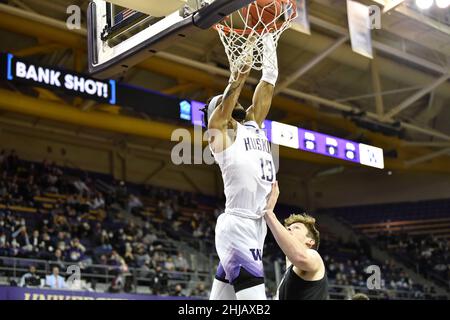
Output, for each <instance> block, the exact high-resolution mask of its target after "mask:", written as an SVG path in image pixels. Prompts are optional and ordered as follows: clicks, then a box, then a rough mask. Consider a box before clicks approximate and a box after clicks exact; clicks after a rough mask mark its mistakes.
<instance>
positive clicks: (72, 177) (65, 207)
mask: <svg viewBox="0 0 450 320" xmlns="http://www.w3.org/2000/svg"><path fill="white" fill-rule="evenodd" d="M11 154H12V156H11ZM0 160H1V162H0V167H1V170H2V180H1V185H0V222H2V223H0V240H1V241H0V261H1V262H0V275H1V274H3V275H4V276H7V277H8V278H11V270H12V268H13V267H14V268H15V269H14V273H16V271H17V270H19V271H20V272H22V273H25V272H26V270H27V268H28V267H29V265H30V264H35V265H39V266H41V267H42V268H43V269H42V271H41V272H43V273H45V271H46V272H47V273H48V272H49V268H50V267H51V265H54V264H56V265H60V266H62V267H65V266H66V265H67V264H70V263H72V264H73V263H76V264H78V265H80V266H82V267H83V274H84V280H86V281H87V282H89V284H90V285H94V287H95V286H97V287H100V286H102V285H103V286H105V290H109V291H110V292H116V291H117V290H119V291H120V290H128V291H129V290H134V289H136V288H133V285H130V281H126V279H128V278H129V277H130V276H131V277H132V278H133V277H134V279H135V281H132V282H133V284H134V285H138V286H140V287H146V288H147V290H148V292H149V293H150V292H156V293H158V294H174V293H173V292H174V288H175V287H176V285H177V284H182V285H183V288H184V291H183V293H184V294H187V295H195V294H198V295H200V296H202V297H206V296H207V290H204V289H202V290H200V291H201V292H200V293H197V292H198V290H197V289H198V287H199V286H200V287H202V284H203V283H206V284H208V283H209V280H210V279H209V278H211V277H212V275H213V273H214V271H215V270H214V267H215V266H211V265H209V266H208V267H207V268H208V269H206V268H205V269H202V268H201V267H200V266H199V265H194V264H193V263H192V261H191V260H190V259H189V257H188V255H187V253H189V252H193V253H194V254H195V255H196V256H197V257H200V256H205V257H208V258H209V257H210V256H214V254H215V250H214V242H213V240H214V225H215V219H216V217H217V216H218V214H220V213H221V210H222V209H221V207H220V206H218V203H223V199H215V198H213V197H208V196H204V195H198V194H193V193H188V192H181V191H175V190H168V189H164V188H158V187H155V186H148V185H147V186H143V185H136V184H132V183H124V182H121V181H115V180H114V179H113V178H112V177H111V176H108V175H104V174H99V173H93V172H89V173H87V172H83V171H81V170H75V169H70V168H61V167H58V166H57V165H56V164H50V163H48V162H47V161H43V162H42V163H31V162H26V161H23V160H20V159H19V158H18V157H17V156H15V155H14V153H12V152H11V153H10V154H9V155H6V154H5V156H4V157H3V158H2V159H0ZM302 211H303V210H302V209H301V208H292V207H289V206H283V205H279V206H277V213H278V214H279V216H280V218H282V217H286V216H287V215H288V214H290V213H292V212H302ZM355 216H356V215H355ZM130 217H133V219H134V220H132V221H130ZM371 219H372V220H370V219H368V221H376V219H374V218H371ZM355 221H357V222H358V223H359V222H364V223H367V221H360V220H358V219H356V218H355ZM21 228H25V230H24V231H21ZM34 232H36V235H34ZM321 234H322V244H321V253H322V256H323V257H324V259H325V261H326V266H327V272H328V274H329V278H330V283H331V285H332V290H331V292H330V295H333V296H332V298H336V299H338V298H340V299H342V298H345V297H346V296H348V294H346V293H345V290H347V289H348V288H350V287H352V288H359V289H358V290H359V291H362V290H363V287H364V286H365V280H364V278H363V277H362V275H363V274H364V267H365V266H367V265H370V264H377V263H379V262H377V261H374V260H373V259H372V258H371V256H370V252H369V251H368V250H367V246H364V245H362V244H358V243H347V242H343V241H341V240H340V239H339V237H338V236H337V235H335V234H333V233H332V232H330V231H329V230H328V228H327V227H326V226H321ZM2 236H3V237H2ZM34 236H36V238H37V239H38V240H37V241H36V242H34V241H35V240H34ZM2 239H3V240H2ZM77 240H79V243H80V245H78V244H76V242H77ZM61 243H63V244H61ZM57 249H59V251H61V252H60V254H58V256H57V255H56V253H55V252H56V251H57ZM187 250H188V251H187ZM189 250H191V251H189ZM23 259H34V260H23ZM36 259H37V260H36ZM49 261H50V262H49ZM264 261H265V262H266V265H267V268H266V273H267V278H268V283H274V279H271V278H272V277H273V274H274V272H273V264H274V261H280V262H281V264H282V261H284V257H283V255H282V252H281V251H280V250H279V248H278V247H277V245H276V243H275V241H274V239H273V237H272V236H271V235H270V232H269V234H268V237H267V240H266V247H265V260H264ZM180 262H181V263H180ZM214 263H215V262H214ZM17 268H18V269H17ZM194 269H195V270H194ZM383 272H384V274H385V275H386V277H385V278H384V283H383V288H384V290H385V291H383V294H382V295H380V294H376V293H374V292H367V293H368V294H371V297H372V298H379V299H381V298H384V299H386V298H398V297H401V295H400V296H399V295H398V294H397V296H392V295H391V296H390V295H389V294H388V292H392V291H395V292H397V293H398V292H400V293H401V292H402V291H403V292H404V293H403V294H405V295H407V296H408V297H409V298H416V299H419V298H424V297H427V296H426V295H427V294H428V293H427V292H428V291H429V290H428V289H427V288H423V287H420V286H418V285H417V284H414V283H413V282H412V281H411V279H410V278H409V277H408V275H407V274H405V272H404V271H403V270H401V269H399V268H397V267H396V266H395V263H394V262H389V263H387V264H386V263H384V264H383ZM103 273H105V274H106V277H105V278H104V279H103V280H105V281H103V282H102V281H100V280H99V278H98V277H99V276H101V275H102V274H103ZM163 274H165V275H166V276H163ZM155 277H167V278H166V280H167V284H166V285H165V287H155V286H154V284H152V281H153V280H154V279H155ZM16 280H18V278H16ZM108 282H109V284H108ZM119 282H122V285H118V284H117V283H119ZM125 283H128V285H125ZM270 289H271V290H272V292H268V294H269V295H271V294H273V291H274V290H275V288H274V287H273V285H272V286H270ZM428 297H432V296H431V295H430V296H428Z"/></svg>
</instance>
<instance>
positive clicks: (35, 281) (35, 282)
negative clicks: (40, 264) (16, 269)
mask: <svg viewBox="0 0 450 320" xmlns="http://www.w3.org/2000/svg"><path fill="white" fill-rule="evenodd" d="M40 285H41V277H40V276H39V275H38V274H37V273H36V267H35V266H33V265H31V266H30V267H29V271H28V272H27V273H25V274H24V275H23V276H22V278H20V282H19V286H20V287H39V286H40Z"/></svg>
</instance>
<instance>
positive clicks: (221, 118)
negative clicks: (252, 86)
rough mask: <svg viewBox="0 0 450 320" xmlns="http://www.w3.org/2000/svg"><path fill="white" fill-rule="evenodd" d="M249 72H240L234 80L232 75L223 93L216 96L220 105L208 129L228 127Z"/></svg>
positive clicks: (212, 116)
mask: <svg viewBox="0 0 450 320" xmlns="http://www.w3.org/2000/svg"><path fill="white" fill-rule="evenodd" d="M249 73H250V70H249V71H248V72H246V73H239V75H238V76H237V78H236V79H235V80H233V77H230V81H229V83H228V86H227V87H226V89H225V91H224V93H223V95H222V96H218V97H216V98H217V99H218V100H217V101H216V104H219V105H218V107H217V108H216V109H215V110H214V112H213V113H212V115H211V119H209V122H208V129H218V130H222V129H224V128H225V127H226V125H227V123H228V121H229V120H230V119H231V115H232V114H233V109H234V107H235V106H236V103H237V102H238V99H239V96H240V94H241V91H242V88H243V87H244V85H245V81H246V80H247V78H248V75H249Z"/></svg>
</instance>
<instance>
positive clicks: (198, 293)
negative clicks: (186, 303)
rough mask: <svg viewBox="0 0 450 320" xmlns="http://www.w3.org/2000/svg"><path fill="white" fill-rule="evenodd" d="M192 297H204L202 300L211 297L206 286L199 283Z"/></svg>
mask: <svg viewBox="0 0 450 320" xmlns="http://www.w3.org/2000/svg"><path fill="white" fill-rule="evenodd" d="M191 296H194V297H202V298H208V297H209V291H208V290H206V288H205V284H204V283H203V282H199V283H198V284H197V286H196V287H195V289H194V290H193V291H192V293H191Z"/></svg>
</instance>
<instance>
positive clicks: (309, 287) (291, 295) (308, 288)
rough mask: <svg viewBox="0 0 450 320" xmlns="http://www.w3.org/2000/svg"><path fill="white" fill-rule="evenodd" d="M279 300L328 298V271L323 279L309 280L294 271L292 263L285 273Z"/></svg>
mask: <svg viewBox="0 0 450 320" xmlns="http://www.w3.org/2000/svg"><path fill="white" fill-rule="evenodd" d="M278 299H279V300H327V299H328V277H327V272H326V271H325V275H324V276H323V278H322V279H320V280H316V281H307V280H303V279H302V278H300V277H299V276H298V275H297V274H296V273H295V272H294V266H293V265H291V266H290V267H289V268H288V269H287V270H286V273H285V274H284V277H283V279H282V280H281V284H280V286H279V289H278Z"/></svg>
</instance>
